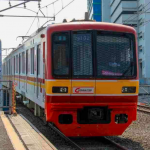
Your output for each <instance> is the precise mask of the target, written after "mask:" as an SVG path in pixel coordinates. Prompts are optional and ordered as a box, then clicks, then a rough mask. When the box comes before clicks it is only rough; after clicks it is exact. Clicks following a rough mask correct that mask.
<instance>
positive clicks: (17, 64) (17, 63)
mask: <svg viewBox="0 0 150 150" xmlns="http://www.w3.org/2000/svg"><path fill="white" fill-rule="evenodd" d="M18 66H19V62H18V55H17V56H16V73H18Z"/></svg>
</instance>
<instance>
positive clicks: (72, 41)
mask: <svg viewBox="0 0 150 150" xmlns="http://www.w3.org/2000/svg"><path fill="white" fill-rule="evenodd" d="M64 35H67V37H66V38H64V41H63V36H64ZM56 37H57V38H56ZM56 39H58V41H57V40H56ZM59 40H60V41H59ZM135 40H136V39H135V35H134V34H132V33H124V32H114V31H101V30H80V31H70V32H69V31H66V32H55V33H53V34H52V75H53V77H54V78H68V79H71V78H72V79H76V78H78V79H84V78H86V79H134V78H136V77H137V62H136V42H135ZM65 42H66V43H67V49H66V50H64V46H62V47H60V48H59V51H60V52H59V53H58V54H57V52H58V50H57V49H56V48H54V47H56V44H60V43H65ZM62 51H64V53H65V54H64V53H62ZM55 54H57V57H58V55H59V56H60V57H63V58H66V61H65V63H64V59H62V58H57V57H56V56H55ZM62 54H63V55H62ZM56 58H57V59H56ZM60 59H61V60H62V62H61V63H60ZM66 64H67V66H66ZM60 66H61V67H60ZM57 68H60V70H59V69H57ZM65 70H67V74H64V72H65Z"/></svg>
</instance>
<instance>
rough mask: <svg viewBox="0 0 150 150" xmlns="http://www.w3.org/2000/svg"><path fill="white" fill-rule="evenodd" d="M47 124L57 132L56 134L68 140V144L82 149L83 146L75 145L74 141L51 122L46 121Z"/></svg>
mask: <svg viewBox="0 0 150 150" xmlns="http://www.w3.org/2000/svg"><path fill="white" fill-rule="evenodd" d="M48 126H50V127H51V128H52V129H53V130H54V131H55V132H57V134H59V135H60V136H61V137H62V138H63V139H65V140H66V141H68V142H70V144H72V145H73V146H75V147H76V148H77V149H79V150H83V148H81V147H80V146H79V145H77V144H76V143H75V142H73V141H72V140H71V139H69V138H68V137H66V136H65V135H64V134H63V133H62V132H61V131H59V130H58V129H57V128H56V127H55V126H54V125H53V124H52V123H48Z"/></svg>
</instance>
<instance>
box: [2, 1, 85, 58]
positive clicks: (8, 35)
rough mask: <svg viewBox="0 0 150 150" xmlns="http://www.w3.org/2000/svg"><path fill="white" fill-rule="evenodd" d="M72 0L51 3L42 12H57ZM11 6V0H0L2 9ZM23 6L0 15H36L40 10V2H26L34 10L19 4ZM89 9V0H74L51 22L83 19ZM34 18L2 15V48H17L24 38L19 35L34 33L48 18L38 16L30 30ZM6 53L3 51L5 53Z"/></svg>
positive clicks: (43, 3)
mask: <svg viewBox="0 0 150 150" xmlns="http://www.w3.org/2000/svg"><path fill="white" fill-rule="evenodd" d="M54 1H56V0H41V2H40V6H41V7H43V6H46V5H48V4H50V3H52V2H54ZM71 1H72V0H58V1H57V2H56V3H55V4H54V5H49V6H48V7H45V8H43V9H41V10H42V12H43V13H44V14H45V15H47V16H53V15H54V8H55V13H57V12H58V11H59V10H61V9H62V4H63V6H66V5H67V4H69V3H70V2H71ZM19 3H22V1H11V5H12V6H13V5H16V4H19ZM8 7H9V1H7V0H0V11H1V10H3V9H5V8H8ZM18 7H21V8H12V9H9V10H6V11H3V12H0V15H23V16H28V15H30V16H35V15H36V13H35V12H37V11H38V2H29V3H26V8H27V9H31V10H32V11H34V12H32V11H29V10H26V9H24V8H22V7H24V5H21V6H18ZM86 11H87V0H74V1H73V2H72V3H71V4H70V5H69V6H68V7H66V8H65V9H63V10H62V11H61V13H59V14H58V15H57V16H56V18H55V21H51V22H49V23H48V24H51V23H60V22H62V21H63V19H67V21H71V20H72V19H74V18H75V19H83V18H84V13H85V12H86ZM38 15H39V16H42V13H40V12H39V14H38ZM33 20H34V18H14V17H0V39H1V41H2V48H15V47H17V46H18V45H19V44H20V43H21V41H22V39H21V38H17V37H18V36H25V35H27V36H29V35H31V34H32V33H34V32H35V31H36V30H37V28H38V27H40V26H41V25H43V24H44V23H45V22H46V21H47V19H46V18H44V19H39V21H38V19H37V18H36V19H35V21H34V23H33V25H32V27H31V29H30V30H29V28H30V26H31V24H32V22H33ZM5 54H6V53H5V52H3V55H5Z"/></svg>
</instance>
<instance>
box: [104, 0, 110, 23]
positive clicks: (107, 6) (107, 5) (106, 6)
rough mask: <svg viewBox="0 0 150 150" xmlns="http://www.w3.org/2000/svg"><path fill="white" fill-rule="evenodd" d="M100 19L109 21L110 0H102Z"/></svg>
mask: <svg viewBox="0 0 150 150" xmlns="http://www.w3.org/2000/svg"><path fill="white" fill-rule="evenodd" d="M102 21H103V22H110V0H102Z"/></svg>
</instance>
